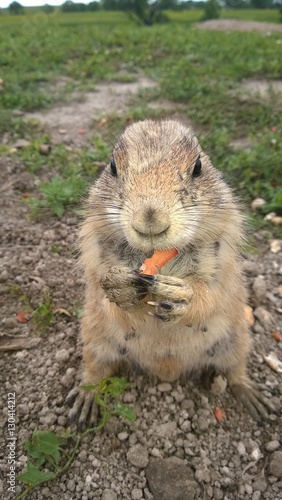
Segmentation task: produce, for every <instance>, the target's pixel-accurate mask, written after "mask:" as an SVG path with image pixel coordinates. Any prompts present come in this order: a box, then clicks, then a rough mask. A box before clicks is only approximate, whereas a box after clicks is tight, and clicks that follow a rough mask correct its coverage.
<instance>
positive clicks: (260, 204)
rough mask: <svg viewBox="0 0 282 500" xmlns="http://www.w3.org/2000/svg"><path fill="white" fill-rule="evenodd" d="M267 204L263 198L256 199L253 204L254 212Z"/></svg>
mask: <svg viewBox="0 0 282 500" xmlns="http://www.w3.org/2000/svg"><path fill="white" fill-rule="evenodd" d="M265 204H266V201H265V200H264V199H263V198H255V199H254V200H253V201H252V203H251V208H252V210H257V209H258V208H260V207H263V205H265Z"/></svg>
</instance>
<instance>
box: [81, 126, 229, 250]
mask: <svg viewBox="0 0 282 500" xmlns="http://www.w3.org/2000/svg"><path fill="white" fill-rule="evenodd" d="M235 209H236V206H235V204H234V202H233V199H232V194H231V190H230V189H229V187H228V186H227V185H226V183H225V182H224V181H223V179H222V176H221V174H220V173H219V172H218V171H217V170H216V169H215V168H214V167H213V166H212V164H211V162H210V159H209V157H208V156H207V155H206V154H204V152H203V151H202V149H201V147H200V145H199V143H198V140H197V138H196V137H195V136H194V134H193V132H192V130H191V129H190V128H187V127H185V126H184V125H182V124H181V123H179V122H177V121H173V120H165V121H153V120H145V121H140V122H137V123H134V124H133V125H130V126H129V127H128V128H127V129H126V130H125V132H124V133H123V134H122V135H121V136H120V138H119V139H118V141H117V144H116V146H115V148H114V151H113V157H112V161H111V163H110V164H109V165H108V166H107V167H106V169H105V170H104V172H103V173H102V175H101V177H100V179H99V180H98V181H97V182H96V183H95V185H94V187H93V188H92V190H91V192H90V210H91V213H92V214H93V216H94V214H96V215H95V219H96V221H98V219H99V217H100V222H97V223H98V227H99V230H100V231H101V233H102V234H101V235H103V236H104V237H108V238H109V239H112V240H118V241H122V240H124V242H125V243H127V244H128V245H130V246H131V247H133V248H134V249H136V250H140V251H143V252H151V251H153V250H157V249H158V250H162V249H168V248H173V247H174V248H176V249H178V250H181V249H182V248H185V247H186V246H187V245H189V244H201V243H203V242H205V243H209V242H212V241H216V240H217V239H218V238H220V237H221V235H222V234H223V233H225V232H226V231H227V225H228V224H229V225H230V223H232V224H233V227H234V229H233V230H232V231H234V230H235V226H238V225H239V215H238V213H237V212H236V210H235ZM236 214H237V215H236ZM97 223H96V227H97ZM232 224H231V225H232ZM237 229H238V227H237Z"/></svg>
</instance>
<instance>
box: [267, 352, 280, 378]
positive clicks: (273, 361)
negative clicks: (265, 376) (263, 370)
mask: <svg viewBox="0 0 282 500" xmlns="http://www.w3.org/2000/svg"><path fill="white" fill-rule="evenodd" d="M263 359H264V361H266V363H267V364H268V366H270V368H271V369H272V370H273V371H275V372H277V373H282V361H280V359H278V358H277V356H276V353H275V352H270V353H269V354H268V355H267V356H263Z"/></svg>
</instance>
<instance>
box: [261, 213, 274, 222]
mask: <svg viewBox="0 0 282 500" xmlns="http://www.w3.org/2000/svg"><path fill="white" fill-rule="evenodd" d="M274 217H276V213H275V212H269V214H266V216H265V217H264V218H263V220H266V221H269V220H272V219H273V218H274Z"/></svg>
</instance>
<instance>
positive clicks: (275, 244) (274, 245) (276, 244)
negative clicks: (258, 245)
mask: <svg viewBox="0 0 282 500" xmlns="http://www.w3.org/2000/svg"><path fill="white" fill-rule="evenodd" d="M281 249H282V242H281V240H271V241H270V251H271V252H272V253H279V252H280V251H281Z"/></svg>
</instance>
